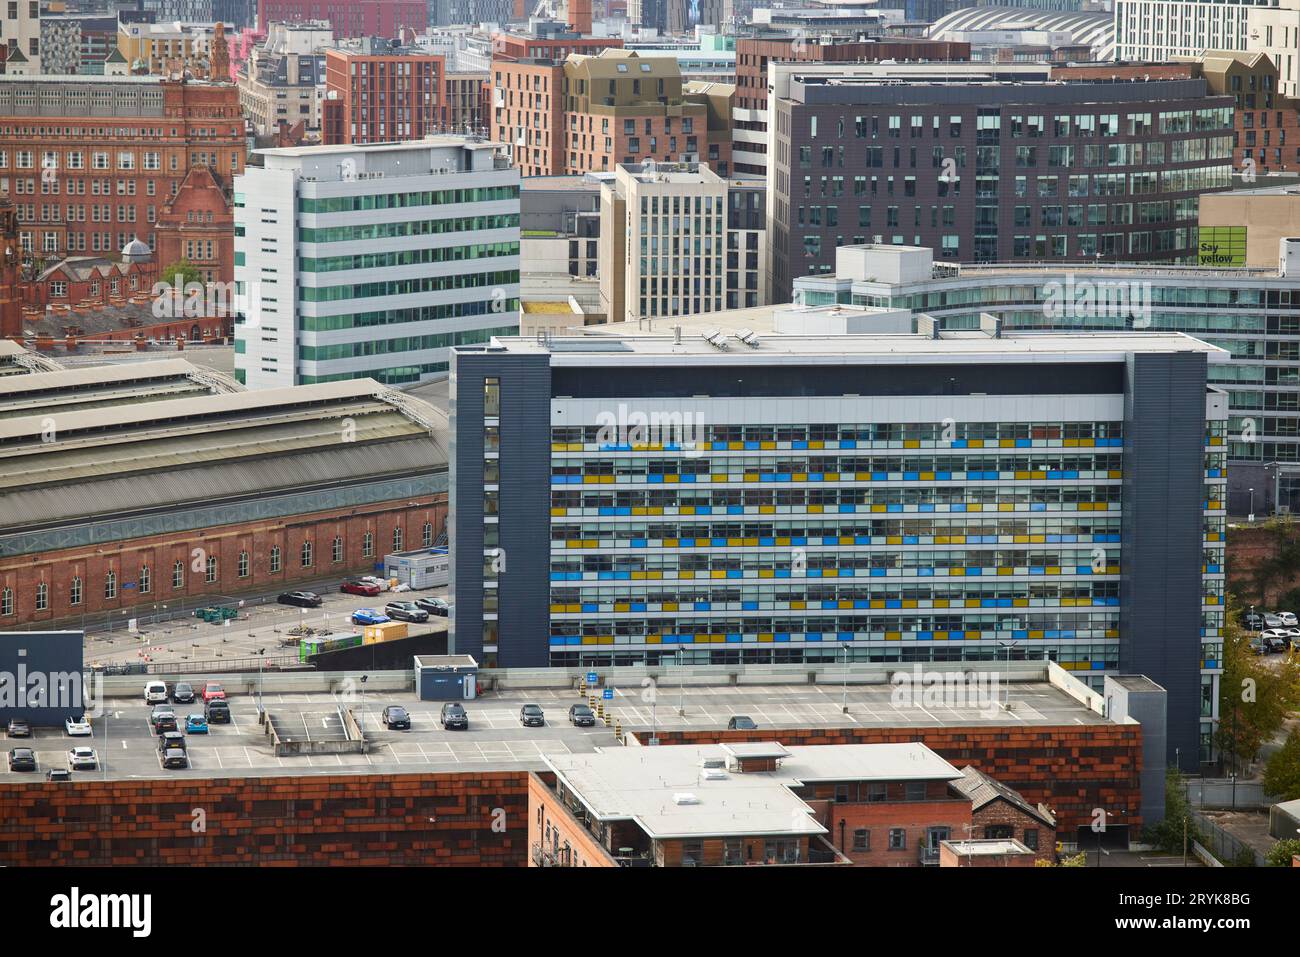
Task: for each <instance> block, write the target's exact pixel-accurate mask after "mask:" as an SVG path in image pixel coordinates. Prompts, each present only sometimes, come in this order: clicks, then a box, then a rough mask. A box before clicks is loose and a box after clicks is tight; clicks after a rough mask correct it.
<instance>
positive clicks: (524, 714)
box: [519, 704, 546, 728]
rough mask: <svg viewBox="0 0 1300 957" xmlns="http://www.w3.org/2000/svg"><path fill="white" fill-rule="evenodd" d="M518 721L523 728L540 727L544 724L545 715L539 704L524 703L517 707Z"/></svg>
mask: <svg viewBox="0 0 1300 957" xmlns="http://www.w3.org/2000/svg"><path fill="white" fill-rule="evenodd" d="M519 723H520V724H522V725H523V726H524V727H525V728H541V727H544V726H545V724H546V715H545V714H544V713H543V712H542V707H541V705H536V704H526V705H524V706H523V707H522V708H520V709H519Z"/></svg>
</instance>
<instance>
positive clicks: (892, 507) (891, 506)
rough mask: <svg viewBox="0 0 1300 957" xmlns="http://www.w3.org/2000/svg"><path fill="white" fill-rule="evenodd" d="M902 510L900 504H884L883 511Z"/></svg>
mask: <svg viewBox="0 0 1300 957" xmlns="http://www.w3.org/2000/svg"><path fill="white" fill-rule="evenodd" d="M902 510H903V506H901V505H886V506H885V511H886V512H901V511H902Z"/></svg>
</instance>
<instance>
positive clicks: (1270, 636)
mask: <svg viewBox="0 0 1300 957" xmlns="http://www.w3.org/2000/svg"><path fill="white" fill-rule="evenodd" d="M1260 637H1261V638H1262V639H1264V644H1266V645H1267V646H1268V650H1269V651H1286V650H1287V648H1288V647H1290V644H1291V639H1290V638H1289V637H1288V636H1287V635H1284V634H1281V633H1280V629H1277V628H1270V629H1269V630H1268V631H1266V632H1263V633H1262V634H1261V635H1260Z"/></svg>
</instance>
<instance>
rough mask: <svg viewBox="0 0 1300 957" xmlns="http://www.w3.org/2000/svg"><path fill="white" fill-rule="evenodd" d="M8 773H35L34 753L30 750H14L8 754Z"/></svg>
mask: <svg viewBox="0 0 1300 957" xmlns="http://www.w3.org/2000/svg"><path fill="white" fill-rule="evenodd" d="M9 770H10V771H35V770H36V752H35V751H33V750H32V749H31V748H14V749H13V750H12V751H10V752H9Z"/></svg>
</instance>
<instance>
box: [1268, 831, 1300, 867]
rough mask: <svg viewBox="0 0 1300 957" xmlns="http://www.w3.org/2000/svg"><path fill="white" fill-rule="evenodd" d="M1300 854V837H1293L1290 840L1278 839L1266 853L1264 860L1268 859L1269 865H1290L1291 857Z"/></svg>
mask: <svg viewBox="0 0 1300 957" xmlns="http://www.w3.org/2000/svg"><path fill="white" fill-rule="evenodd" d="M1296 854H1300V839H1296V838H1292V839H1291V840H1289V841H1278V842H1277V843H1276V844H1274V845H1273V847H1272V849H1271V850H1270V851H1269V852H1268V853H1267V854H1265V855H1264V860H1266V861H1268V865H1269V867H1290V866H1291V858H1292V857H1294V856H1295V855H1296Z"/></svg>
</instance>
